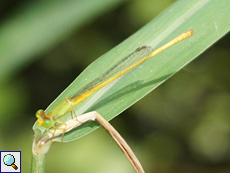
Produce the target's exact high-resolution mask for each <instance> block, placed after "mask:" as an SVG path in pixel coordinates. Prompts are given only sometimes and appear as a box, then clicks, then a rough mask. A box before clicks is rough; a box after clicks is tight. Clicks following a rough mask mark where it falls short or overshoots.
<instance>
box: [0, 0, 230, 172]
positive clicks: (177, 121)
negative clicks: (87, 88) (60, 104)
mask: <svg viewBox="0 0 230 173" xmlns="http://www.w3.org/2000/svg"><path fill="white" fill-rule="evenodd" d="M74 2H76V3H74ZM84 2H86V1H80V0H79V1H60V0H55V1H54V0H50V1H33V2H31V1H28V0H24V1H20V2H19V1H16V0H15V1H13V0H12V1H10V2H9V1H6V0H2V1H1V5H0V22H1V25H0V47H1V50H0V52H1V53H0V58H1V59H0V60H1V62H0V64H1V65H0V118H1V121H0V150H6V151H9V150H16V151H22V172H29V168H30V162H31V155H32V153H31V145H32V140H33V131H32V126H33V124H34V122H35V121H36V118H35V115H34V114H35V112H36V111H37V110H38V109H40V108H43V109H45V108H46V107H47V106H48V105H49V104H50V103H51V102H52V101H53V100H54V99H55V98H56V97H57V96H58V95H59V94H60V93H61V92H62V91H63V90H64V89H65V88H66V87H67V86H68V85H69V84H70V83H71V82H72V81H73V80H74V79H75V78H76V77H77V76H78V74H79V73H80V72H82V71H83V70H84V69H85V68H86V67H87V66H88V65H89V64H90V63H91V62H93V61H94V60H95V59H96V58H97V57H99V56H101V55H102V54H104V53H105V52H107V51H109V50H110V49H111V48H113V47H114V46H116V45H117V44H119V43H120V42H122V41H123V40H125V39H126V38H128V37H129V36H130V35H132V34H133V33H135V32H136V31H137V30H138V29H140V28H141V27H142V26H144V25H145V24H146V23H148V21H150V20H152V19H153V18H154V17H156V16H157V15H158V14H159V13H161V12H162V11H163V10H165V9H166V8H168V7H169V6H170V5H171V4H173V3H174V2H175V1H173V0H155V1H151V0H142V1H128V0H117V1H116V0H114V1H106V2H105V1H102V0H97V1H96V0H95V1H90V0H89V1H87V2H88V3H85V4H84ZM78 6H81V7H82V8H81V9H80V10H79V9H78V10H76V8H77V7H78ZM86 9H91V10H90V12H88V13H87V15H85V16H82V15H81V14H82V13H81V10H82V11H84V10H86ZM41 11H44V16H43V18H38V17H41V16H38V14H39V13H40V12H41ZM50 11H51V12H52V11H54V13H50ZM56 11H57V12H56ZM55 12H56V13H55ZM47 14H52V15H49V16H47ZM56 15H58V16H59V15H60V16H61V17H59V18H57V17H56ZM80 15H81V16H80ZM38 19H42V22H41V23H40V24H39V22H37V23H36V25H33V21H34V20H38ZM56 20H63V21H65V22H62V25H60V26H59V25H58V24H59V23H61V22H60V21H56ZM63 25H64V26H63ZM52 27H53V28H52ZM63 27H64V28H66V30H64V32H63ZM26 29H28V30H26ZM44 30H49V32H43V31H44ZM32 31H33V32H32ZM34 31H35V32H34ZM36 31H37V32H36ZM20 33H27V34H28V35H27V37H22V38H20ZM43 33H46V34H47V33H49V34H47V35H45V34H43ZM36 34H37V35H36ZM22 35H23V34H22ZM11 37H12V38H14V39H15V38H17V37H18V38H17V40H18V41H17V42H14V39H12V41H9V40H10V38H11ZM15 40H16V39H15ZM34 40H36V42H35V43H36V44H34ZM30 42H31V44H28V43H30ZM229 42H230V37H229V35H226V36H225V37H224V38H222V39H221V40H219V41H218V42H217V43H216V44H215V45H214V46H212V47H211V48H209V49H208V50H207V51H206V52H204V53H203V54H202V55H200V56H199V57H198V58H197V59H196V60H194V61H193V62H192V63H190V64H189V65H187V66H186V67H185V68H183V69H182V70H181V71H179V72H178V73H177V74H176V75H174V76H173V77H172V78H170V79H169V80H168V81H167V82H165V83H164V84H162V85H161V86H160V87H158V88H157V89H156V90H154V91H153V92H151V93H150V94H149V95H147V96H146V97H145V98H143V99H142V100H140V101H139V102H137V103H136V104H135V105H133V106H132V107H131V108H129V109H128V110H126V111H125V112H123V113H122V115H121V116H118V117H117V118H115V119H114V120H112V121H111V124H112V125H113V126H114V127H115V128H116V129H117V130H118V131H119V132H120V134H121V135H122V136H123V137H124V138H125V139H126V140H127V142H128V143H129V144H130V146H131V148H132V149H133V150H134V152H135V153H136V155H137V157H138V158H139V160H140V162H141V163H142V164H143V167H144V169H145V171H146V172H159V173H163V172H167V173H174V172H175V173H176V172H177V173H180V172H181V173H182V172H189V173H193V172H196V173H197V172H202V173H203V172H211V173H217V172H218V173H219V172H221V173H224V172H229V171H230V165H229V163H230V156H229V155H230V135H229V134H230V127H229V124H230V117H229V112H230V94H229V83H228V81H229V78H230V77H229V71H230V69H229V65H230V60H229V56H230V50H229ZM15 54H16V55H17V57H16V58H15V57H14V56H15ZM5 55H7V56H8V58H7V59H3V58H2V57H5ZM9 57H13V58H12V59H11V58H9ZM5 64H8V66H7V65H5ZM46 172H110V173H113V172H114V173H115V172H126V173H128V172H135V171H134V170H133V168H132V166H131V165H130V163H129V162H128V161H127V160H126V158H125V156H124V155H123V153H122V152H121V151H120V149H119V147H117V145H116V143H115V142H114V141H113V140H112V138H111V137H110V136H109V135H108V134H107V133H106V132H105V131H104V130H103V129H102V128H99V129H98V130H96V131H94V132H93V133H90V134H89V135H87V136H85V137H84V138H81V139H79V140H77V141H74V142H70V143H65V144H62V143H55V144H53V146H52V147H51V149H50V151H49V152H48V154H47V160H46Z"/></svg>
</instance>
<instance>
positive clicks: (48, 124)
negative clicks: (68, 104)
mask: <svg viewBox="0 0 230 173" xmlns="http://www.w3.org/2000/svg"><path fill="white" fill-rule="evenodd" d="M51 125H52V121H51V120H45V121H44V122H43V126H44V127H50V126H51Z"/></svg>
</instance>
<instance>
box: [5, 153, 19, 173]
mask: <svg viewBox="0 0 230 173" xmlns="http://www.w3.org/2000/svg"><path fill="white" fill-rule="evenodd" d="M3 162H4V164H5V165H7V166H12V167H13V168H14V169H15V170H17V169H18V167H17V166H16V165H15V164H14V163H15V158H14V156H13V155H11V154H7V155H5V156H4V158H3Z"/></svg>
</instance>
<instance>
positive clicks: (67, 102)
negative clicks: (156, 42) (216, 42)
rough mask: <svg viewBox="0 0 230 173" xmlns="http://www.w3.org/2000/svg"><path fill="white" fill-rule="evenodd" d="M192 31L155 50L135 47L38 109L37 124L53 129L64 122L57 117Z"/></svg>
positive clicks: (148, 47) (71, 110) (188, 35)
mask: <svg viewBox="0 0 230 173" xmlns="http://www.w3.org/2000/svg"><path fill="white" fill-rule="evenodd" d="M193 33H194V31H193V30H188V31H186V32H184V33H182V34H181V35H179V36H178V37H176V38H174V39H173V40H171V41H170V42H168V43H167V44H165V45H164V46H162V47H160V48H158V49H156V50H155V51H153V50H152V48H151V47H150V46H143V47H141V48H138V49H136V50H135V51H134V52H133V53H131V54H130V55H128V56H127V57H125V58H123V59H122V60H121V61H119V62H118V63H117V64H116V65H114V66H113V67H111V68H110V69H108V70H107V71H106V72H104V73H103V74H102V75H100V76H99V77H97V78H96V79H95V80H93V81H91V82H90V83H89V84H87V85H86V86H84V87H83V88H82V89H80V90H79V91H78V92H77V93H75V94H74V95H73V96H70V97H66V98H64V99H63V100H62V101H60V102H59V103H57V104H56V105H55V106H54V107H53V108H52V109H51V111H50V112H48V113H47V114H46V113H45V111H44V110H38V111H37V112H36V117H37V118H38V122H37V123H38V126H44V127H46V128H49V127H51V126H52V127H53V128H54V129H56V127H55V124H56V123H61V124H65V123H64V122H61V121H58V119H59V118H61V117H63V116H64V115H66V114H67V113H69V112H74V111H73V107H74V106H76V105H77V104H79V103H81V102H82V101H84V100H85V99H86V98H88V97H89V96H91V95H92V94H93V93H95V92H96V91H98V90H100V89H101V88H103V87H105V86H106V85H108V84H109V83H111V82H112V81H114V80H116V79H118V78H119V77H121V76H123V75H125V74H126V73H127V72H129V71H130V70H132V69H134V68H135V67H137V66H139V65H140V64H142V63H143V62H145V61H146V60H148V59H150V58H152V57H153V56H155V55H157V54H159V53H160V52H162V51H164V50H165V49H167V48H169V47H170V46H172V45H174V44H176V43H178V42H180V41H182V40H184V39H186V38H188V37H190V36H191V35H192V34H193ZM53 121H54V122H55V124H54V123H53Z"/></svg>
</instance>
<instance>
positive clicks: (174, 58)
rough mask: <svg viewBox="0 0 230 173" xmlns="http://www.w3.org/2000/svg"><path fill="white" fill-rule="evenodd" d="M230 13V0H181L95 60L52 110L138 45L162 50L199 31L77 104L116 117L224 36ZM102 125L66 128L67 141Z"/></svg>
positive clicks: (78, 110)
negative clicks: (67, 129)
mask: <svg viewBox="0 0 230 173" xmlns="http://www.w3.org/2000/svg"><path fill="white" fill-rule="evenodd" d="M229 18H230V3H229V1H228V0H222V1H215V0H181V1H177V2H176V3H174V4H173V5H172V6H171V7H169V8H168V9H167V10H166V11H164V12H163V13H162V14H160V15H159V16H158V17H157V18H155V19H154V20H152V21H151V22H149V23H148V24H147V25H146V26H145V27H143V28H142V29H140V30H139V31H138V32H136V33H135V34H134V35H132V36H131V37H130V38H128V39H127V40H125V41H124V42H123V43H121V44H120V45H118V46H117V47H115V48H114V49H112V50H111V51H109V52H108V53H106V54H104V55H103V56H101V57H100V58H99V59H98V60H96V61H95V62H94V63H92V64H91V65H90V66H89V67H88V68H87V69H86V70H85V71H84V72H83V73H82V74H81V75H80V76H79V77H78V78H77V79H76V80H75V81H74V82H73V83H72V84H71V85H70V86H69V87H68V88H67V89H66V90H65V91H64V92H63V93H62V94H61V95H60V96H59V97H58V98H57V99H56V100H54V102H53V103H52V104H51V105H50V106H49V107H48V108H47V110H46V112H48V111H50V110H51V108H52V107H53V106H54V105H55V104H57V103H58V102H59V101H60V100H62V99H63V98H65V97H68V96H71V95H73V94H74V93H75V92H76V91H78V90H79V89H80V88H81V87H83V86H84V85H86V84H87V83H89V82H90V81H92V80H93V79H95V78H96V77H97V76H99V75H100V74H101V73H103V72H104V71H106V70H107V69H108V68H109V67H111V66H113V65H114V64H116V63H117V62H118V61H119V60H121V59H122V58H123V57H125V56H127V55H128V54H130V53H131V52H132V51H134V50H135V49H136V48H138V47H141V46H144V45H149V46H151V47H152V48H154V49H156V48H158V47H160V46H162V45H163V44H165V43H167V42H168V41H170V40H171V39H173V38H174V37H176V36H178V35H180V34H181V33H183V32H185V31H187V30H189V29H193V30H194V32H195V34H194V35H193V36H191V37H190V38H188V39H186V40H184V41H182V42H180V43H178V44H176V45H174V46H173V47H171V48H169V49H167V50H166V51H164V52H162V53H160V54H159V55H157V56H155V57H154V58H151V59H150V60H148V61H147V62H145V63H143V64H141V65H140V66H138V67H137V68H135V69H133V70H132V71H131V72H129V73H128V74H126V75H125V76H123V77H122V78H120V79H119V80H117V81H115V82H113V83H112V84H110V85H109V86H107V87H105V88H103V89H101V90H100V91H98V92H97V93H95V94H93V95H92V96H91V97H89V98H88V99H86V100H85V101H84V102H82V103H80V104H79V105H77V106H75V107H74V110H75V111H76V113H77V115H81V114H83V113H84V112H89V111H97V112H98V113H100V114H101V115H102V116H103V117H104V118H105V119H107V120H111V119H112V118H114V117H115V116H117V115H118V114H120V113H121V112H122V111H124V110H125V109H127V108H128V107H130V106H131V105H132V104H134V103H135V102H136V101H138V100H139V99H141V98H142V97H143V96H145V95H146V94H148V93H149V92H150V91H152V90H153V89H154V88H156V87H157V86H159V85H160V84H161V83H163V82H164V81H165V80H166V79H168V78H169V77H171V76H172V75H173V74H175V73H176V72H177V71H178V70H180V69H181V68H183V67H184V66H185V65H186V64H188V63H189V62H190V61H192V60H193V59H194V58H195V57H197V56H198V55H199V54H201V53H202V52H203V51H205V50H206V49H207V48H208V47H210V46H211V45H212V44H213V43H215V42H216V41H217V40H218V39H220V38H221V37H223V36H224V35H225V34H226V33H227V32H228V31H229V29H230V20H229ZM70 118H71V117H70V115H66V116H64V117H62V118H61V119H60V120H61V121H63V122H64V121H66V120H67V119H70ZM97 127H98V125H97V123H95V122H89V123H85V124H83V125H82V126H80V127H79V128H77V129H75V130H73V131H71V132H69V133H66V134H65V136H64V139H63V140H64V142H69V141H72V140H75V139H78V138H80V137H82V136H84V135H86V134H88V133H89V132H91V131H93V130H94V129H96V128H97ZM34 130H35V131H36V133H39V131H40V133H42V131H43V130H44V129H42V128H40V127H38V126H37V125H36V124H35V125H34Z"/></svg>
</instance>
